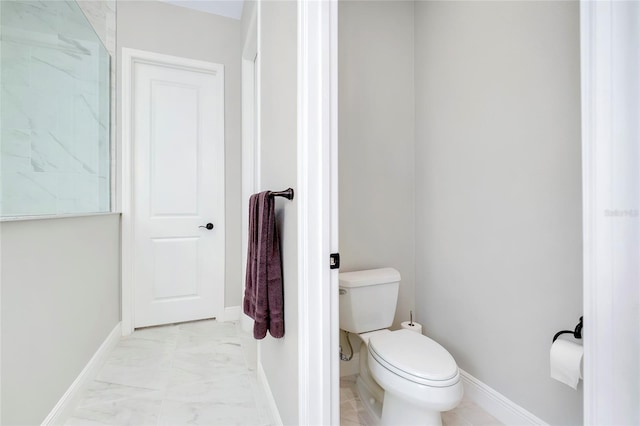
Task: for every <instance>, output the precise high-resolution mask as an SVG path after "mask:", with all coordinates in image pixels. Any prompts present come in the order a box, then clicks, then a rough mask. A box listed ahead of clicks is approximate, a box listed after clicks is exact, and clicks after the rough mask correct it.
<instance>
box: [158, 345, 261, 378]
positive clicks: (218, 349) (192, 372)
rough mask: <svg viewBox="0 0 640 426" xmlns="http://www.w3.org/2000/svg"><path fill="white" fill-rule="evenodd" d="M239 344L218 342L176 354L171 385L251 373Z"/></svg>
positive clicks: (181, 350) (179, 351)
mask: <svg viewBox="0 0 640 426" xmlns="http://www.w3.org/2000/svg"><path fill="white" fill-rule="evenodd" d="M247 371H248V369H247V366H246V364H245V362H244V357H243V355H242V348H241V347H240V345H239V344H238V343H230V342H218V343H209V344H207V345H201V346H198V347H195V348H190V349H180V346H178V351H177V352H176V353H175V357H174V359H173V365H172V366H171V377H170V382H169V383H170V385H171V386H178V385H183V384H190V383H198V382H207V381H212V380H216V379H220V378H223V377H225V376H230V375H231V376H233V375H238V374H242V373H245V372H247Z"/></svg>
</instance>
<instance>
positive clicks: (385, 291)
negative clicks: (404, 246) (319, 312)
mask: <svg viewBox="0 0 640 426" xmlns="http://www.w3.org/2000/svg"><path fill="white" fill-rule="evenodd" d="M399 287H400V273H399V272H398V271H397V270H395V269H393V268H381V269H370V270H366V271H355V272H344V273H341V274H340V304H339V309H340V328H341V329H342V330H344V331H347V332H349V333H353V334H357V335H358V336H359V337H360V338H361V339H362V344H361V347H360V366H359V367H360V369H359V374H358V378H357V380H356V386H357V389H358V392H359V394H360V399H361V400H362V402H363V403H364V404H365V406H366V407H367V409H368V410H369V412H370V413H371V414H373V416H374V417H375V418H377V419H379V420H380V424H381V425H384V426H386V425H389V426H390V425H442V420H441V416H440V413H441V412H442V411H448V410H451V409H453V408H455V407H456V406H457V405H458V404H459V403H460V401H461V400H462V393H463V391H462V382H461V381H460V372H459V371H458V366H457V364H456V362H455V360H454V359H453V357H452V356H451V354H449V352H447V350H446V349H445V348H443V347H442V346H440V345H439V344H438V343H437V342H435V341H434V340H431V339H430V338H428V337H426V336H423V335H422V334H419V333H416V332H414V331H411V330H405V329H402V330H397V331H390V330H389V329H388V327H390V326H391V324H392V323H393V317H394V314H395V311H396V303H397V300H398V289H399Z"/></svg>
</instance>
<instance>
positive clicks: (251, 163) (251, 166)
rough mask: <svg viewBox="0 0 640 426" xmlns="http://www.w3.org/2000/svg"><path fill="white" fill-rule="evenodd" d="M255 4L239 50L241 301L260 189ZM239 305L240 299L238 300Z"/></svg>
mask: <svg viewBox="0 0 640 426" xmlns="http://www.w3.org/2000/svg"><path fill="white" fill-rule="evenodd" d="M258 6H259V5H258V4H255V5H254V6H253V10H252V12H251V16H250V18H249V26H248V29H247V39H246V42H245V45H244V47H243V49H242V253H241V259H242V281H241V285H240V291H241V292H240V300H243V299H244V277H245V271H246V266H247V247H248V228H249V197H251V195H252V194H254V193H256V192H258V191H259V190H260V138H259V132H258V128H257V123H258V111H257V108H258V93H259V92H258V87H257V84H256V83H257V82H256V79H257V77H258V76H257V74H258V73H257V70H256V67H257V65H258V64H257V63H256V60H257V57H258V17H257V15H258ZM241 305H242V302H241ZM240 326H241V328H242V330H244V331H246V332H249V331H251V330H252V329H253V320H252V319H251V318H250V317H249V316H248V315H246V314H245V313H244V312H243V310H242V306H241V307H240Z"/></svg>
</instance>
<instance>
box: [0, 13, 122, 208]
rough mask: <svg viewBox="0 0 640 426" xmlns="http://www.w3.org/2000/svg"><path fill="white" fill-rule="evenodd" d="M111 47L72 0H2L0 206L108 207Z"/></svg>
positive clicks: (0, 47) (0, 22)
mask: <svg viewBox="0 0 640 426" xmlns="http://www.w3.org/2000/svg"><path fill="white" fill-rule="evenodd" d="M109 60H110V58H109V54H108V52H107V50H106V49H105V47H104V46H103V45H102V42H101V41H100V39H99V38H98V36H97V35H96V34H95V32H94V30H93V27H92V26H91V25H90V24H89V22H88V21H87V19H86V17H85V15H84V13H83V12H82V10H81V9H80V8H79V6H78V5H77V4H76V2H75V1H14V0H2V1H0V89H1V97H0V213H1V216H3V217H11V216H24V215H51V214H73V213H93V212H106V211H109V210H110V177H109V172H110V158H109V83H110V82H109Z"/></svg>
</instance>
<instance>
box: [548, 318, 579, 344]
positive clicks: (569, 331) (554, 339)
mask: <svg viewBox="0 0 640 426" xmlns="http://www.w3.org/2000/svg"><path fill="white" fill-rule="evenodd" d="M569 333H570V334H573V337H575V338H576V339H582V317H580V322H579V323H578V325H576V328H575V329H574V330H573V331H571V330H562V331H558V332H557V333H556V335H555V336H553V340H552V341H551V342H552V343H553V342H555V341H556V340H557V339H558V337H560V335H561V334H569Z"/></svg>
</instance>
